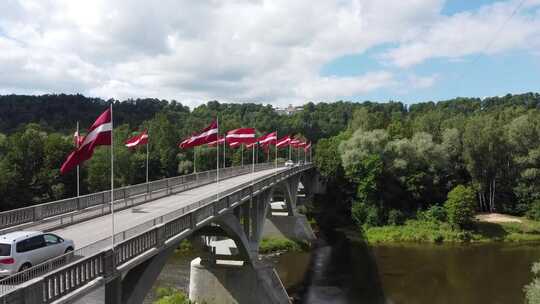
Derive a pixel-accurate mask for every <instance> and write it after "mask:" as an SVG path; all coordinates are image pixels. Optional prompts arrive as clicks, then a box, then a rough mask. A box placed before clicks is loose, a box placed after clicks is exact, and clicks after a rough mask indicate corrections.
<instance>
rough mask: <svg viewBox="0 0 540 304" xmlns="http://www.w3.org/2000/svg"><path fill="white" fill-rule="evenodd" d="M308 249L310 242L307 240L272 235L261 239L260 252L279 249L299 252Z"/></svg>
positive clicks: (270, 251)
mask: <svg viewBox="0 0 540 304" xmlns="http://www.w3.org/2000/svg"><path fill="white" fill-rule="evenodd" d="M308 249H309V244H308V243H307V242H301V241H295V240H290V239H287V238H279V237H270V238H263V239H262V240H261V244H260V247H259V252H260V253H262V254H265V253H272V252H278V251H287V252H299V251H306V250H308Z"/></svg>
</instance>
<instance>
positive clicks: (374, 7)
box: [0, 0, 538, 105]
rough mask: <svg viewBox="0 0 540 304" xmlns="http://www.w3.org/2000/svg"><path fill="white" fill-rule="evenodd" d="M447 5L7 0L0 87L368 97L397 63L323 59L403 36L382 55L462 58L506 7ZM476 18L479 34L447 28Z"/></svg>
mask: <svg viewBox="0 0 540 304" xmlns="http://www.w3.org/2000/svg"><path fill="white" fill-rule="evenodd" d="M536 1H538V0H528V2H527V3H526V5H525V6H527V7H534V6H535V5H536V4H535V2H536ZM443 4H444V2H443V0H409V1H402V0H387V1H380V0H335V1H331V0H328V1H309V0H295V1H287V0H253V1H250V0H232V1H216V0H206V1H202V0H201V1H190V0H183V1H177V0H164V1H159V2H150V1H144V0H120V1H106V0H96V1H83V0H56V1H53V0H25V1H20V2H19V1H14V0H8V1H1V2H0V11H2V18H1V19H0V49H1V50H2V52H0V70H2V73H1V74H0V92H14V93H45V92H66V93H75V92H80V93H83V94H89V95H92V96H99V97H103V98H111V97H112V98H119V99H122V98H126V97H157V98H166V99H176V100H179V101H181V102H184V103H187V104H190V105H196V104H200V103H202V102H205V101H206V100H211V99H218V100H224V101H236V100H252V101H260V102H264V103H267V102H270V103H274V104H288V103H296V104H298V103H303V102H305V101H306V100H326V101H331V100H334V99H339V98H343V97H347V96H353V95H360V96H361V95H362V94H366V93H369V92H372V91H373V90H377V89H381V88H395V87H396V80H395V79H396V71H391V70H375V71H365V72H364V73H363V74H362V75H359V76H351V77H323V76H320V75H319V71H320V69H321V67H322V66H323V65H324V64H326V63H328V62H330V61H332V60H333V59H335V58H339V57H340V56H343V55H346V54H358V53H362V52H364V51H365V50H367V49H369V48H371V47H373V46H377V45H380V44H383V43H394V44H398V45H399V47H398V48H396V49H394V50H392V51H391V52H390V53H388V54H387V58H389V59H390V60H391V61H392V62H393V63H394V64H396V65H398V66H410V65H413V64H416V63H418V62H421V61H423V60H425V59H427V58H431V57H434V56H435V57H436V56H447V57H459V56H461V55H463V54H467V53H468V52H474V51H475V48H474V47H470V45H472V44H474V43H473V42H475V41H476V40H478V39H479V37H483V35H487V32H488V31H489V30H490V27H493V24H496V23H497V22H499V21H500V19H501V18H502V17H501V16H502V14H503V13H502V11H503V9H502V8H497V7H494V8H490V9H486V11H485V12H484V11H480V12H477V13H465V14H461V15H457V16H453V17H441V15H440V11H441V9H442V7H443ZM501 5H506V4H505V3H503V4H501ZM508 5H510V4H508ZM534 17H537V16H528V17H527V16H522V15H520V16H518V18H515V20H513V21H512V23H511V24H510V25H509V28H511V29H512V30H518V29H523V28H525V29H528V30H527V31H526V32H523V33H519V34H515V35H505V36H504V39H503V40H504V42H500V43H497V44H495V45H494V49H495V50H505V49H508V48H509V47H515V46H516V45H523V44H524V43H525V41H524V40H525V39H528V38H530V37H531V35H535V34H536V30H533V29H531V28H530V24H531V23H532V24H536V22H537V21H535V20H534ZM441 18H443V19H442V20H441ZM537 19H538V18H537ZM484 23H486V24H485V25H484ZM454 27H457V28H458V31H457V32H456V30H455V29H454ZM469 27H473V28H475V30H474V31H471V32H472V33H476V34H470V35H464V37H462V38H460V37H459V35H458V37H453V36H452V35H456V33H460V32H463V31H464V29H468V28H469ZM492 30H493V29H492V28H491V32H492ZM426 31H427V34H426ZM450 38H452V39H450ZM448 41H450V42H451V43H450V42H448ZM442 42H444V43H442ZM447 42H448V43H447ZM438 44H440V45H438ZM456 47H458V50H457V52H456V49H455V48H456ZM434 81H435V79H429V77H427V78H425V77H424V78H418V79H415V80H414V81H412V82H413V85H415V88H418V89H422V88H425V87H428V86H430V85H432V84H433V82H434Z"/></svg>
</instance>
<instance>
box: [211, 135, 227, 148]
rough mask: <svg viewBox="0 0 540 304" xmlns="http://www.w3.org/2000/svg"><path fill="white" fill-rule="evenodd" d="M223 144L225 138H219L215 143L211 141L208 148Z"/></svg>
mask: <svg viewBox="0 0 540 304" xmlns="http://www.w3.org/2000/svg"><path fill="white" fill-rule="evenodd" d="M224 142H225V137H220V138H219V139H218V140H215V141H213V142H210V143H208V146H209V147H215V146H217V145H218V144H219V145H222V144H223V143H224Z"/></svg>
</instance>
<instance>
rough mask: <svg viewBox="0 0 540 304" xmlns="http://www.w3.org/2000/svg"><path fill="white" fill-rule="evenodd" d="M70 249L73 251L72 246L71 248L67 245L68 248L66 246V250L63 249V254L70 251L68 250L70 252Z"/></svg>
mask: <svg viewBox="0 0 540 304" xmlns="http://www.w3.org/2000/svg"><path fill="white" fill-rule="evenodd" d="M72 251H73V248H72V247H68V248H66V251H64V254H66V253H70V252H72Z"/></svg>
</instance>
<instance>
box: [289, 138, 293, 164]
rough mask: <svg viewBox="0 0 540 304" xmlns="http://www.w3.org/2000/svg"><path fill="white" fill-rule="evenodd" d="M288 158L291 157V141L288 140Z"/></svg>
mask: <svg viewBox="0 0 540 304" xmlns="http://www.w3.org/2000/svg"><path fill="white" fill-rule="evenodd" d="M289 160H291V161H292V158H291V142H290V141H289Z"/></svg>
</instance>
